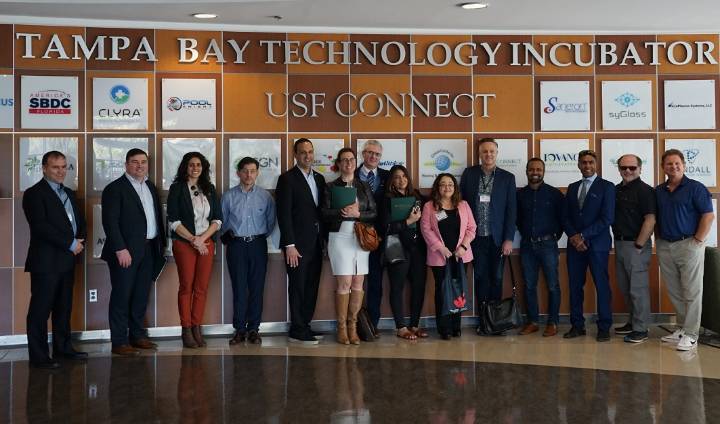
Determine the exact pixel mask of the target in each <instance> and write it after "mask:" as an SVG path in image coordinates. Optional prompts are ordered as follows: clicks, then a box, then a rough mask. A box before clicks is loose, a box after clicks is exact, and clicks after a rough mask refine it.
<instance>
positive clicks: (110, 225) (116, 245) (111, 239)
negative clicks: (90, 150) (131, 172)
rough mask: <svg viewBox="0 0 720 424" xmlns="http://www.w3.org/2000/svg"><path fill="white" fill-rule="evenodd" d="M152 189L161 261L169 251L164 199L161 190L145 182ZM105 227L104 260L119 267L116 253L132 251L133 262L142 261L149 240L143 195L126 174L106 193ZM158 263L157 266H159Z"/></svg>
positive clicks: (156, 246)
mask: <svg viewBox="0 0 720 424" xmlns="http://www.w3.org/2000/svg"><path fill="white" fill-rule="evenodd" d="M145 183H146V184H147V186H148V188H149V189H150V193H151V194H152V197H153V204H154V206H155V220H156V222H155V224H156V225H157V237H156V238H155V241H154V245H155V246H154V248H155V249H156V250H157V253H158V254H157V255H156V257H157V258H158V260H161V259H162V258H163V254H164V252H165V227H164V225H163V222H162V211H161V209H160V198H159V197H158V193H157V189H156V188H155V185H154V184H153V183H152V182H150V180H148V181H146V182H145ZM102 224H103V229H104V230H105V245H104V246H103V251H102V256H101V257H102V259H103V260H105V261H107V262H108V264H109V265H118V262H117V256H116V255H115V252H117V251H118V250H123V249H128V250H129V251H130V256H131V257H132V259H133V261H136V260H138V261H139V260H142V258H143V256H144V254H145V239H146V238H147V221H146V220H145V211H144V210H143V207H142V203H141V202H140V196H138V194H137V192H136V191H135V189H134V188H133V186H132V184H130V181H128V179H127V176H126V174H123V175H121V176H120V178H118V179H117V180H115V181H113V182H111V183H110V184H108V185H107V187H105V190H103V192H102ZM157 266H158V264H155V267H157Z"/></svg>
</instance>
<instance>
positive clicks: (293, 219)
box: [275, 166, 326, 255]
mask: <svg viewBox="0 0 720 424" xmlns="http://www.w3.org/2000/svg"><path fill="white" fill-rule="evenodd" d="M312 173H313V178H314V179H315V184H316V185H317V188H318V203H319V204H318V206H315V201H314V200H313V197H312V192H311V191H310V186H308V183H307V181H305V177H304V176H303V173H302V171H301V170H300V168H298V167H297V166H294V167H292V168H291V169H290V170H289V171H287V172H285V173H283V174H282V175H280V177H279V178H278V183H277V188H276V189H275V202H276V204H277V219H278V225H279V226H280V246H281V247H285V246H287V245H289V244H294V245H295V248H296V249H297V250H298V251H299V252H300V254H301V255H302V254H303V252H305V251H311V250H312V249H313V248H314V247H315V243H316V242H317V238H318V237H324V235H325V229H324V226H323V223H322V218H321V215H320V205H321V204H322V199H323V197H324V196H325V190H326V185H325V178H324V177H323V176H322V175H321V174H320V173H318V172H315V171H314V170H313V171H312Z"/></svg>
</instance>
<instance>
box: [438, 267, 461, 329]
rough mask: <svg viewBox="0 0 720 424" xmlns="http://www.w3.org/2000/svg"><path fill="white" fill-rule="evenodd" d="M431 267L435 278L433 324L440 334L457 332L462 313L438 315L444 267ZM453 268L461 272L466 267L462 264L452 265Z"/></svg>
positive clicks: (440, 306)
mask: <svg viewBox="0 0 720 424" xmlns="http://www.w3.org/2000/svg"><path fill="white" fill-rule="evenodd" d="M431 269H432V273H433V278H435V325H436V326H437V330H438V333H440V334H441V335H443V334H450V332H451V331H452V332H454V333H457V332H459V331H460V324H461V322H460V320H461V318H462V314H461V313H457V314H449V315H440V311H441V310H442V301H443V290H442V283H443V280H444V279H445V267H444V266H433V267H431ZM453 269H457V270H460V271H461V272H466V268H465V266H464V265H463V266H462V267H460V266H458V267H453ZM453 275H454V274H453Z"/></svg>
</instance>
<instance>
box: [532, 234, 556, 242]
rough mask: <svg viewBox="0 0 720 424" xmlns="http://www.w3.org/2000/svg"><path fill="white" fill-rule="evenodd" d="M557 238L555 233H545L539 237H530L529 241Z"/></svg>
mask: <svg viewBox="0 0 720 424" xmlns="http://www.w3.org/2000/svg"><path fill="white" fill-rule="evenodd" d="M547 240H557V238H556V237H555V234H546V235H544V236H540V237H530V243H540V242H541V241H547Z"/></svg>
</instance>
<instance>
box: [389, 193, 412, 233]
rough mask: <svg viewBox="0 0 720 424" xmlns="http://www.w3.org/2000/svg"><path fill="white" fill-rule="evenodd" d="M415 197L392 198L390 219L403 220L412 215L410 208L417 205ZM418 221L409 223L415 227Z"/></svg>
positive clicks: (393, 220)
mask: <svg viewBox="0 0 720 424" xmlns="http://www.w3.org/2000/svg"><path fill="white" fill-rule="evenodd" d="M415 200H416V199H415V198H414V197H412V196H410V197H393V198H392V199H390V221H392V222H395V221H402V220H404V219H407V217H408V216H410V210H411V209H412V208H413V206H415ZM415 224H416V223H412V224H410V225H409V227H411V228H415Z"/></svg>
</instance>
